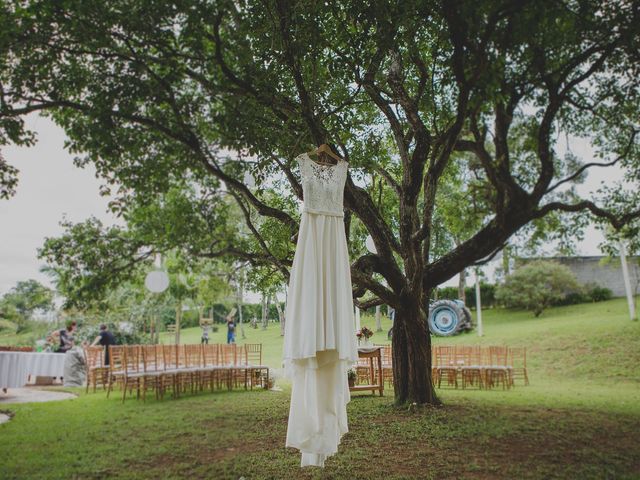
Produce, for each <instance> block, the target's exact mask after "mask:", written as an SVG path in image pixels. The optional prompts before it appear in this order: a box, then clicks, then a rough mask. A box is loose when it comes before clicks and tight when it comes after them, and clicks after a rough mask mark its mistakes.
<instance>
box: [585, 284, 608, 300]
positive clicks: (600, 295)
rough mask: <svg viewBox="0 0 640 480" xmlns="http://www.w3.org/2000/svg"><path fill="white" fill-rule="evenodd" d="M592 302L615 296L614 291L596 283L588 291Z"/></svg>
mask: <svg viewBox="0 0 640 480" xmlns="http://www.w3.org/2000/svg"><path fill="white" fill-rule="evenodd" d="M587 295H588V296H589V298H590V299H591V301H592V302H604V301H605V300H611V298H613V292H612V291H611V290H609V289H608V288H606V287H600V286H598V285H595V286H593V287H591V288H590V289H589V292H588V293H587Z"/></svg>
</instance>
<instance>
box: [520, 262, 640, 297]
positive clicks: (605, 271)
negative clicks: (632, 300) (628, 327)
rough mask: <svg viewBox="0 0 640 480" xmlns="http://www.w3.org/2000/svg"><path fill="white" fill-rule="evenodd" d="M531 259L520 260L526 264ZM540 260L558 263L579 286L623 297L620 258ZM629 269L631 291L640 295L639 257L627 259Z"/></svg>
mask: <svg viewBox="0 0 640 480" xmlns="http://www.w3.org/2000/svg"><path fill="white" fill-rule="evenodd" d="M531 260H533V259H531V258H527V259H521V261H522V262H525V263H526V262H528V261H531ZM540 260H549V261H553V262H558V263H560V264H562V265H564V266H566V267H568V268H569V269H570V270H571V271H572V272H573V274H574V275H575V276H576V279H577V280H578V282H579V283H581V284H583V285H584V284H596V285H598V286H600V287H605V288H608V289H609V290H611V292H612V293H613V296H614V297H624V296H625V295H626V292H625V290H624V280H623V278H622V266H621V264H620V258H611V257H605V256H594V257H550V258H544V259H540ZM627 266H628V267H629V281H630V282H631V291H632V292H633V293H634V294H635V295H638V294H640V257H627Z"/></svg>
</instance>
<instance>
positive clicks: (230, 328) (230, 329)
mask: <svg viewBox="0 0 640 480" xmlns="http://www.w3.org/2000/svg"><path fill="white" fill-rule="evenodd" d="M227 343H236V322H235V321H234V320H233V317H232V316H229V317H227Z"/></svg>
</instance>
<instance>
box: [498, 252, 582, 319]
mask: <svg viewBox="0 0 640 480" xmlns="http://www.w3.org/2000/svg"><path fill="white" fill-rule="evenodd" d="M570 295H572V296H571V297H570ZM580 295H584V294H583V288H582V287H581V286H580V284H578V281H577V280H576V278H575V276H574V275H573V273H572V272H571V270H569V268H567V267H565V266H564V265H560V264H558V263H554V262H548V261H544V260H537V261H534V262H531V263H527V264H526V265H524V266H522V267H520V268H518V269H517V270H516V271H515V272H513V273H512V274H511V275H509V276H507V278H506V279H505V281H504V283H503V284H502V285H500V286H499V287H498V288H497V290H496V299H497V300H498V301H499V302H501V303H502V304H504V305H505V306H506V307H509V308H522V309H525V310H529V311H532V312H533V314H534V315H535V316H536V317H537V316H539V315H540V314H541V313H542V312H543V311H544V309H545V308H548V307H549V306H551V305H557V304H559V303H561V302H566V301H567V298H571V299H572V301H576V300H578V299H580V298H581V297H580Z"/></svg>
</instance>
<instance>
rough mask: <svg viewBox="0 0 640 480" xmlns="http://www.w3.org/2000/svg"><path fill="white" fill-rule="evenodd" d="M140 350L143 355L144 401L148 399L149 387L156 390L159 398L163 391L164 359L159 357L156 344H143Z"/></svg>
mask: <svg viewBox="0 0 640 480" xmlns="http://www.w3.org/2000/svg"><path fill="white" fill-rule="evenodd" d="M140 351H141V352H140V353H141V356H142V401H145V400H146V393H147V390H148V389H149V388H152V389H153V390H154V392H155V395H156V399H157V398H158V397H160V395H161V393H162V384H163V383H162V376H163V373H164V372H163V361H162V360H159V359H158V358H159V357H158V349H157V348H156V346H155V345H141V346H140ZM161 357H162V355H161Z"/></svg>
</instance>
